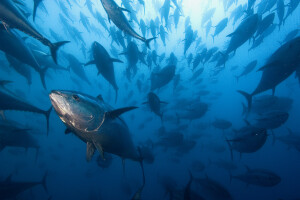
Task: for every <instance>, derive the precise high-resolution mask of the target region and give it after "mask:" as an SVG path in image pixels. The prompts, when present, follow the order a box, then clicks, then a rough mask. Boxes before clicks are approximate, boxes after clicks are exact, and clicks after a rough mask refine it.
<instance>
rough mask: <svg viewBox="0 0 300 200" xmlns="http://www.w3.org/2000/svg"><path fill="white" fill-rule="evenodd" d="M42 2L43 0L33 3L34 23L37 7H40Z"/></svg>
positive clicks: (35, 0) (36, 0)
mask: <svg viewBox="0 0 300 200" xmlns="http://www.w3.org/2000/svg"><path fill="white" fill-rule="evenodd" d="M41 1H42V0H34V2H33V14H32V17H33V21H35V16H36V10H37V7H38V6H39V4H40V3H41Z"/></svg>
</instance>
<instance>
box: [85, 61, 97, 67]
mask: <svg viewBox="0 0 300 200" xmlns="http://www.w3.org/2000/svg"><path fill="white" fill-rule="evenodd" d="M93 64H96V61H95V60H91V61H89V62H88V63H86V64H84V66H88V65H93Z"/></svg>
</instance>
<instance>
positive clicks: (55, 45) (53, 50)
mask: <svg viewBox="0 0 300 200" xmlns="http://www.w3.org/2000/svg"><path fill="white" fill-rule="evenodd" d="M69 42H70V41H62V42H57V43H53V44H52V43H51V45H49V48H50V51H51V56H52V59H53V60H54V62H55V64H57V51H58V49H59V48H60V47H61V46H63V45H65V44H66V43H69Z"/></svg>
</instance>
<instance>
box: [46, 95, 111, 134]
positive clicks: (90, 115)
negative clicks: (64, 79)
mask: <svg viewBox="0 0 300 200" xmlns="http://www.w3.org/2000/svg"><path fill="white" fill-rule="evenodd" d="M49 97H50V100H51V103H52V105H53V107H54V109H55V111H56V113H57V114H58V116H59V117H60V119H61V120H62V121H63V122H64V123H65V124H66V125H67V127H70V128H71V129H73V130H75V131H81V132H93V131H97V130H98V129H99V128H100V127H101V125H102V124H103V122H104V119H105V109H104V107H103V106H101V102H100V101H98V100H97V99H96V98H92V97H90V96H88V95H84V94H80V93H77V92H73V91H52V92H51V93H50V94H49Z"/></svg>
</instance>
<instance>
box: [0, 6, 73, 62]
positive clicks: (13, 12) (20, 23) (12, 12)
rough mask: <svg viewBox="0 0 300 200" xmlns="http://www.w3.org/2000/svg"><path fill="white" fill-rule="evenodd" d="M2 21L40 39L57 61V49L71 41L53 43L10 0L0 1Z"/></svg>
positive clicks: (0, 18) (7, 26)
mask: <svg viewBox="0 0 300 200" xmlns="http://www.w3.org/2000/svg"><path fill="white" fill-rule="evenodd" d="M0 21H2V22H3V24H4V26H5V28H6V29H8V28H16V29H19V30H20V31H22V32H24V33H26V34H28V35H30V36H31V37H33V38H35V39H37V40H39V41H40V42H41V43H43V44H44V45H45V46H48V47H49V48H50V51H51V55H52V58H53V60H54V62H55V63H57V50H58V49H59V48H60V47H61V46H62V45H64V44H66V43H68V42H69V41H63V42H57V43H51V42H50V41H49V40H48V39H47V38H45V37H44V36H42V35H41V34H40V33H39V32H38V31H37V30H36V29H35V28H33V27H32V26H31V25H30V23H29V22H28V20H27V19H26V18H25V17H24V16H23V14H22V13H21V12H20V11H19V9H18V8H17V7H16V6H15V5H14V4H13V3H12V2H11V1H10V0H2V1H0Z"/></svg>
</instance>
